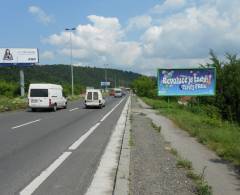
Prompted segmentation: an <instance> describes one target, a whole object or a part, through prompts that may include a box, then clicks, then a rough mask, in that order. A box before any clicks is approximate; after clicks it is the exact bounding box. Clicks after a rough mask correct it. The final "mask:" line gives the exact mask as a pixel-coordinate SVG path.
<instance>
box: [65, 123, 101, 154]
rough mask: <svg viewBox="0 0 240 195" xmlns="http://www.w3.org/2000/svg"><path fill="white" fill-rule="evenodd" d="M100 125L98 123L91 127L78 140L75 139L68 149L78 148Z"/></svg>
mask: <svg viewBox="0 0 240 195" xmlns="http://www.w3.org/2000/svg"><path fill="white" fill-rule="evenodd" d="M99 125H100V122H99V123H96V124H95V125H94V126H93V127H91V128H90V129H89V130H88V131H87V132H86V133H85V134H83V135H82V136H81V137H80V138H79V139H78V140H77V141H75V142H74V143H73V144H72V145H71V146H70V147H69V148H68V149H69V150H76V149H77V148H78V147H79V146H80V145H81V144H82V143H83V142H84V141H85V140H86V139H87V138H88V137H89V135H91V134H92V133H93V132H94V130H95V129H96V128H97V127H98V126H99Z"/></svg>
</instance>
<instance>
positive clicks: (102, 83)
mask: <svg viewBox="0 0 240 195" xmlns="http://www.w3.org/2000/svg"><path fill="white" fill-rule="evenodd" d="M101 86H102V87H103V86H110V82H107V81H101Z"/></svg>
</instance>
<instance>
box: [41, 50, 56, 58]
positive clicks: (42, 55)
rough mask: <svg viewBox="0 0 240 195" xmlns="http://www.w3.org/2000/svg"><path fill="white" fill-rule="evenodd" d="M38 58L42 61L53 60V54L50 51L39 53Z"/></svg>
mask: <svg viewBox="0 0 240 195" xmlns="http://www.w3.org/2000/svg"><path fill="white" fill-rule="evenodd" d="M40 57H41V59H44V60H52V59H54V57H55V54H54V52H52V51H44V52H42V53H41V52H40Z"/></svg>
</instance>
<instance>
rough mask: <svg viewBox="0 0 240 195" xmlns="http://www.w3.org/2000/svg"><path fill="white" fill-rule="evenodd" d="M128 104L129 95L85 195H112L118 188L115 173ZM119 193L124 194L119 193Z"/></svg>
mask: <svg viewBox="0 0 240 195" xmlns="http://www.w3.org/2000/svg"><path fill="white" fill-rule="evenodd" d="M129 104H130V97H129V98H128V100H127V102H126V104H125V106H124V108H123V111H122V113H121V116H120V118H119V119H118V122H117V124H116V127H115V129H114V131H113V133H112V135H111V138H110V140H109V143H108V144H107V146H106V149H105V151H104V154H103V156H102V158H101V160H100V163H99V166H98V168H97V171H96V173H95V174H94V177H93V180H92V182H91V184H90V186H89V188H88V190H87V192H86V193H85V194H86V195H96V194H99V195H112V194H115V190H114V189H116V188H118V187H117V185H115V184H117V183H118V179H117V176H116V175H117V172H119V168H120V164H119V159H120V154H121V150H122V143H123V136H124V132H126V131H125V128H126V121H127V117H128V113H129V112H128V109H129ZM118 167H119V168H118ZM127 179H128V178H127ZM127 187H128V185H127ZM121 195H124V194H122V193H121Z"/></svg>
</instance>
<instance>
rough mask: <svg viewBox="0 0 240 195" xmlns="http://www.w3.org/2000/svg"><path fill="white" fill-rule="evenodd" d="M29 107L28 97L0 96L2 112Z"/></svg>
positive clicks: (0, 110) (0, 109)
mask: <svg viewBox="0 0 240 195" xmlns="http://www.w3.org/2000/svg"><path fill="white" fill-rule="evenodd" d="M26 107H27V99H26V98H21V97H17V98H7V97H0V112H5V111H12V110H19V109H25V108H26Z"/></svg>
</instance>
